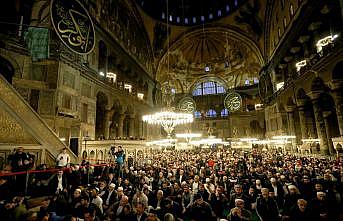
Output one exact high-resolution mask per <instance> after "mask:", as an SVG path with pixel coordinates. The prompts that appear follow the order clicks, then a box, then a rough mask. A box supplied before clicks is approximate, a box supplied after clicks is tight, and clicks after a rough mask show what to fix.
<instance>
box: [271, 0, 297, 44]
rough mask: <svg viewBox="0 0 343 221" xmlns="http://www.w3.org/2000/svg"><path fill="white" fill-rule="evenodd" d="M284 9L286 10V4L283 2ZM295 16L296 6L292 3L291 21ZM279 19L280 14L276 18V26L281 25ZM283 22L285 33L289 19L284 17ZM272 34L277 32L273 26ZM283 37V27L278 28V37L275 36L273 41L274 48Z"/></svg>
mask: <svg viewBox="0 0 343 221" xmlns="http://www.w3.org/2000/svg"><path fill="white" fill-rule="evenodd" d="M282 8H284V2H283V5H282ZM293 16H294V6H293V4H292V3H291V4H290V6H289V17H290V19H289V21H290V20H291V19H292V18H293ZM278 17H279V16H278V14H276V18H275V21H276V22H275V23H274V24H279V18H278ZM282 22H283V31H285V30H286V28H287V25H288V21H287V17H286V16H284V17H283V20H282ZM271 32H272V33H274V32H275V28H274V25H273V27H272V30H271ZM281 35H282V33H281V27H280V26H278V28H277V35H274V38H275V39H274V40H273V45H274V47H275V46H276V45H277V43H278V41H279V40H280V38H281Z"/></svg>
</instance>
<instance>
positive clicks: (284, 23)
mask: <svg viewBox="0 0 343 221" xmlns="http://www.w3.org/2000/svg"><path fill="white" fill-rule="evenodd" d="M283 27H284V28H285V29H286V27H287V18H286V17H283Z"/></svg>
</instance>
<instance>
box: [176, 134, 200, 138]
mask: <svg viewBox="0 0 343 221" xmlns="http://www.w3.org/2000/svg"><path fill="white" fill-rule="evenodd" d="M175 136H176V137H177V138H196V137H201V136H202V135H201V134H199V133H183V134H175Z"/></svg>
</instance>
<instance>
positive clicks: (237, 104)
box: [224, 91, 242, 112]
mask: <svg viewBox="0 0 343 221" xmlns="http://www.w3.org/2000/svg"><path fill="white" fill-rule="evenodd" d="M241 106H242V97H241V95H239V93H237V92H234V91H233V92H229V93H228V94H227V95H226V97H225V99H224V107H225V108H226V109H228V111H229V112H235V111H237V110H239V109H240V108H241Z"/></svg>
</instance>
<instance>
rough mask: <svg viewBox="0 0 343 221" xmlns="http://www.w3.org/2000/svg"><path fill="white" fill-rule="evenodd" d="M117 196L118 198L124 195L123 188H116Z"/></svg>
mask: <svg viewBox="0 0 343 221" xmlns="http://www.w3.org/2000/svg"><path fill="white" fill-rule="evenodd" d="M117 194H118V197H121V196H123V195H124V190H123V187H121V186H120V187H118V189H117Z"/></svg>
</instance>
